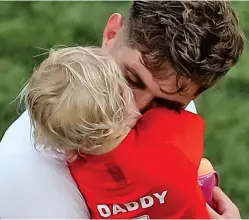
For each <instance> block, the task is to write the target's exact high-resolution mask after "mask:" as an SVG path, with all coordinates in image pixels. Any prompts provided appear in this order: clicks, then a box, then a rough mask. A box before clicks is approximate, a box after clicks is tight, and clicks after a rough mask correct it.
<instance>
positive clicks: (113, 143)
mask: <svg viewBox="0 0 249 220" xmlns="http://www.w3.org/2000/svg"><path fill="white" fill-rule="evenodd" d="M130 130H131V129H130V128H128V129H127V132H125V134H124V135H121V136H119V137H118V138H115V139H112V140H109V141H106V142H105V143H104V144H103V145H102V146H101V147H98V148H96V149H95V150H93V151H91V152H90V153H89V154H91V155H102V154H106V153H109V152H111V151H112V150H114V149H115V148H116V147H118V146H119V145H120V143H121V142H122V141H123V140H124V139H125V138H126V136H127V135H128V134H129V132H130Z"/></svg>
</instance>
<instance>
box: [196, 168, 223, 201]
mask: <svg viewBox="0 0 249 220" xmlns="http://www.w3.org/2000/svg"><path fill="white" fill-rule="evenodd" d="M198 183H199V185H200V186H201V188H202V192H203V194H204V197H205V198H206V201H207V203H208V204H209V205H210V206H213V204H212V194H213V189H214V187H215V186H218V184H219V174H218V173H217V172H216V171H213V172H211V173H209V174H206V175H203V176H199V177H198Z"/></svg>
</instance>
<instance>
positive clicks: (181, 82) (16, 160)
mask: <svg viewBox="0 0 249 220" xmlns="http://www.w3.org/2000/svg"><path fill="white" fill-rule="evenodd" d="M102 47H103V48H105V49H106V50H108V51H109V52H110V53H111V54H112V55H113V56H114V58H115V59H116V61H117V62H118V63H119V66H120V68H121V69H122V71H123V73H124V74H125V76H126V78H127V80H128V82H129V83H130V86H131V87H132V88H133V89H134V94H135V98H136V102H137V105H138V107H139V109H140V110H141V111H142V112H144V111H146V109H148V108H149V107H150V106H151V105H164V106H166V107H169V108H173V109H176V110H177V109H179V108H185V107H186V106H187V105H188V103H189V102H190V101H191V100H193V99H195V98H196V97H197V96H198V95H199V94H200V93H202V92H203V91H205V90H206V89H208V88H210V87H211V86H212V85H213V84H215V83H216V82H217V81H218V80H219V79H220V78H221V77H222V76H224V75H225V74H226V73H227V72H228V71H229V69H230V68H231V67H232V66H233V65H234V64H235V63H236V62H237V60H238V58H239V57H240V55H241V53H242V51H243V47H244V39H243V35H242V31H241V29H240V27H239V24H238V20H237V18H236V15H235V14H234V11H233V10H232V8H231V5H230V3H228V2H224V1H222V2H220V1H210V2H209V1H194V2H191V1H151V2H147V1H134V2H133V3H132V6H131V8H130V11H129V16H128V18H127V19H123V18H122V16H121V15H120V14H113V15H112V16H111V17H110V18H109V20H108V22H107V25H106V27H105V30H104V34H103V43H102ZM28 126H29V120H28V115H27V112H25V113H24V115H22V116H21V118H19V119H18V120H17V121H16V122H15V123H14V124H13V125H12V127H10V129H9V130H8V131H7V133H6V134H5V137H4V138H3V140H2V142H1V147H0V157H1V158H0V175H2V176H0V179H1V181H0V198H1V200H2V201H3V202H2V203H3V204H1V206H0V217H2V218H88V217H89V214H88V212H87V208H86V206H85V203H84V200H83V198H82V197H81V196H80V194H79V192H78V190H77V187H76V186H75V184H74V182H73V181H72V179H71V177H70V175H69V173H68V170H67V167H66V166H65V165H64V164H63V162H60V161H58V160H55V159H53V158H51V155H49V154H47V153H41V152H36V151H35V150H34V149H33V148H32V141H31V139H30V133H29V127H28ZM12 129H13V130H12ZM17 129H18V131H17ZM10 164H12V165H10ZM14 165H15V166H14ZM13 166H14V167H13ZM50 178H51V179H50ZM214 198H215V200H214V201H215V203H216V206H217V210H216V211H214V210H212V209H211V208H209V210H210V214H211V216H212V217H213V218H240V216H239V211H238V209H237V208H236V206H235V205H234V204H233V203H232V202H231V201H230V200H229V199H228V198H227V196H226V195H225V194H224V193H223V192H222V191H221V190H220V189H218V188H217V189H215V191H214Z"/></svg>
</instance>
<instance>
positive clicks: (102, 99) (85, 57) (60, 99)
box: [21, 46, 133, 152]
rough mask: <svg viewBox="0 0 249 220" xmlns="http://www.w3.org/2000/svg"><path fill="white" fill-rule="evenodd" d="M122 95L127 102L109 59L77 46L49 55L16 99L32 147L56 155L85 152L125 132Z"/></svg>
mask: <svg viewBox="0 0 249 220" xmlns="http://www.w3.org/2000/svg"><path fill="white" fill-rule="evenodd" d="M123 91H125V92H126V96H127V94H128V97H129V99H130V100H132V101H133V99H132V98H133V96H132V92H131V89H130V88H129V86H128V85H127V83H126V81H125V79H124V77H123V75H122V72H121V70H120V69H119V67H118V65H117V64H116V62H115V61H114V59H113V58H112V57H111V56H109V55H108V54H107V53H106V52H105V51H104V50H103V49H100V48H93V47H80V46H78V47H68V48H62V49H59V50H51V51H50V53H49V57H48V58H47V59H46V60H45V61H44V62H42V63H41V65H40V66H39V67H38V68H37V69H36V70H35V71H34V73H33V75H32V76H31V78H30V80H29V81H28V83H27V85H26V86H25V88H24V89H23V91H22V92H21V97H22V99H24V100H25V103H26V107H27V109H28V111H29V113H30V116H31V120H32V122H33V126H34V137H35V142H36V143H39V144H44V145H45V148H49V149H52V150H56V151H60V152H67V151H70V150H73V151H75V150H78V151H81V152H90V151H91V150H93V149H96V148H97V147H100V146H102V144H103V142H104V141H106V140H108V139H110V138H116V137H118V136H119V135H122V132H123V131H124V130H125V128H126V125H125V120H126V118H127V117H128V114H127V111H126V103H125V101H124V99H123Z"/></svg>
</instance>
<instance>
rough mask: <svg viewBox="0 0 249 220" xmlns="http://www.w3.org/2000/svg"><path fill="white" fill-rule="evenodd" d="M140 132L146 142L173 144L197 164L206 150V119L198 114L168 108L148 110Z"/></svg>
mask: <svg viewBox="0 0 249 220" xmlns="http://www.w3.org/2000/svg"><path fill="white" fill-rule="evenodd" d="M137 130H138V134H139V135H140V136H141V137H140V139H143V140H144V142H146V143H153V145H154V146H155V145H157V144H159V145H160V144H161V143H163V144H167V143H169V144H172V145H173V146H175V147H176V148H178V149H179V150H180V151H181V152H182V153H183V154H184V155H185V156H186V157H187V158H189V160H190V161H192V162H193V163H194V164H195V165H196V166H198V165H199V163H200V159H201V157H202V156H203V151H204V130H205V123H204V120H203V119H202V118H201V117H200V116H199V115H197V114H194V113H191V112H188V111H185V110H182V111H181V112H180V113H178V112H176V111H172V110H169V109H166V108H154V109H152V110H149V111H148V112H146V113H145V114H144V115H143V117H142V118H141V119H140V120H139V122H138V125H137Z"/></svg>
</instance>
